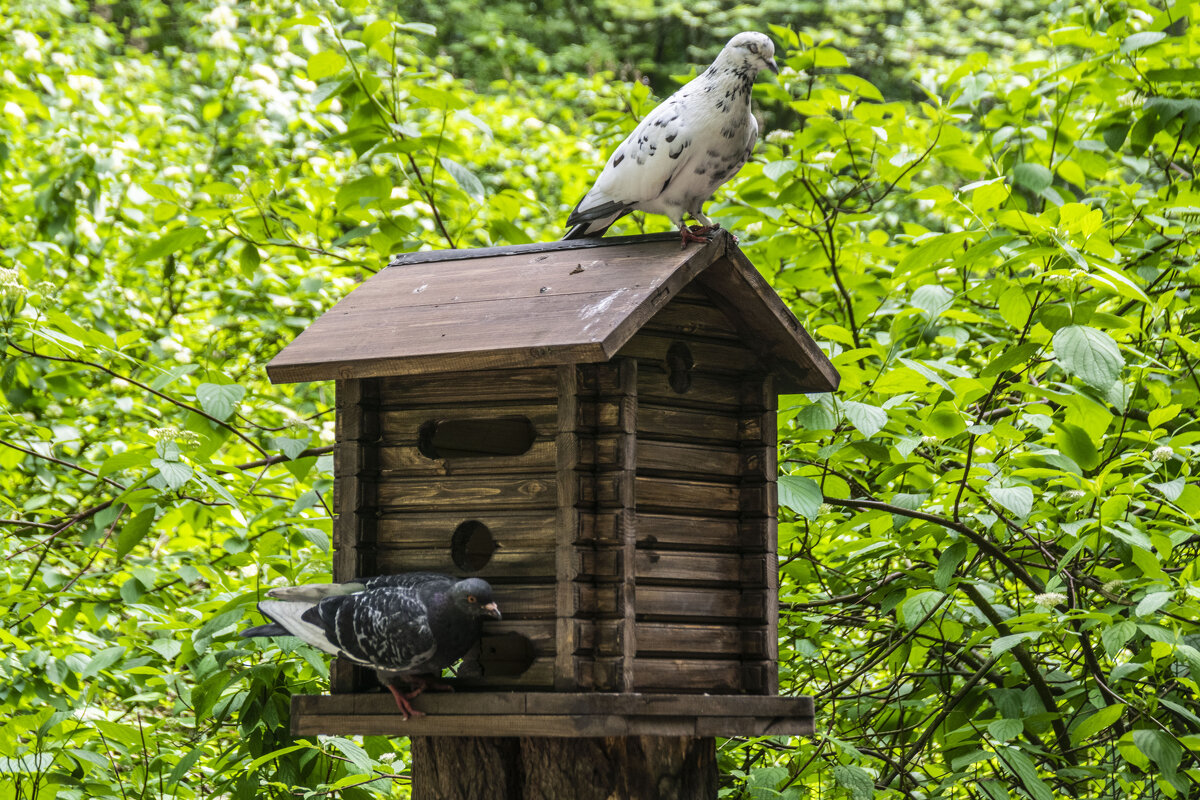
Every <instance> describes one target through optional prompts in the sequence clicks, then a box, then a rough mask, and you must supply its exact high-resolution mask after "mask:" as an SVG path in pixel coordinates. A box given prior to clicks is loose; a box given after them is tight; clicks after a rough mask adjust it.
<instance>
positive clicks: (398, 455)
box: [379, 436, 556, 477]
mask: <svg viewBox="0 0 1200 800" xmlns="http://www.w3.org/2000/svg"><path fill="white" fill-rule="evenodd" d="M555 459H556V453H555V449H554V438H553V437H550V436H547V437H546V438H544V439H538V440H535V441H534V443H533V445H532V446H531V447H530V448H529V450H527V451H526V452H524V453H522V454H520V455H516V456H477V457H474V458H462V457H460V458H436V459H435V458H429V457H428V456H426V455H424V454H423V453H421V451H420V450H419V449H417V445H416V443H415V442H414V443H412V444H404V445H397V444H388V443H383V444H381V445H380V447H379V469H380V474H381V475H383V476H384V477H420V476H437V475H471V474H488V475H496V474H504V473H509V474H511V473H521V472H544V471H546V470H547V469H553V468H554V464H555Z"/></svg>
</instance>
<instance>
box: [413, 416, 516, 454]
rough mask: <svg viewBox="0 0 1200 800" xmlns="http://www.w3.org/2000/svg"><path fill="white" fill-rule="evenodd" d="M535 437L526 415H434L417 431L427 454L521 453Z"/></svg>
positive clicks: (421, 447)
mask: <svg viewBox="0 0 1200 800" xmlns="http://www.w3.org/2000/svg"><path fill="white" fill-rule="evenodd" d="M536 438H537V431H536V430H535V429H534V427H533V423H532V422H530V421H529V419H528V418H527V417H499V418H495V419H431V420H429V421H428V422H426V423H424V424H422V425H421V427H420V429H419V430H418V431H417V450H418V451H419V452H420V453H421V455H423V456H425V457H426V458H479V457H488V456H519V455H521V454H522V453H525V452H528V450H529V448H530V447H532V446H533V440H534V439H536Z"/></svg>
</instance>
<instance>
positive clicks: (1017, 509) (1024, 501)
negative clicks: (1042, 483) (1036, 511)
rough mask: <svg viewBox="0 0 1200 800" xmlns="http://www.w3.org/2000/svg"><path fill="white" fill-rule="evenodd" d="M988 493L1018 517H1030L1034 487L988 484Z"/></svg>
mask: <svg viewBox="0 0 1200 800" xmlns="http://www.w3.org/2000/svg"><path fill="white" fill-rule="evenodd" d="M987 493H988V495H989V496H990V497H991V498H992V499H993V500H995V501H996V502H997V503H998V504H999V505H1000V506H1002V507H1003V508H1005V509H1007V510H1008V511H1010V512H1011V513H1012V515H1013V516H1015V517H1017V518H1018V519H1024V518H1025V517H1028V516H1029V512H1030V511H1032V510H1033V489H1030V488H1029V487H1028V486H1012V487H1008V488H1003V487H999V486H988V487H987Z"/></svg>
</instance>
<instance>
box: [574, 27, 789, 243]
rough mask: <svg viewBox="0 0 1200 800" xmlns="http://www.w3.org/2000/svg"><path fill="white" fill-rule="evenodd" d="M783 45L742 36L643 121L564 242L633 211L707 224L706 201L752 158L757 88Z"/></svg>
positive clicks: (581, 207) (597, 231)
mask: <svg viewBox="0 0 1200 800" xmlns="http://www.w3.org/2000/svg"><path fill="white" fill-rule="evenodd" d="M774 54H775V46H774V45H773V44H772V43H771V40H770V39H769V38H767V37H766V36H764V35H763V34H761V33H754V32H745V33H739V34H738V35H737V36H734V37H733V38H732V39H730V40H729V43H728V44H726V45H725V47H724V49H722V50H721V52H720V54H719V55H718V56H717V58H716V60H715V61H713V63H712V65H711V66H710V67H709V68H708V69H707V70H705V71H704V72H703V73H701V74H700V75H698V76H697V77H696V78H694V79H693V80H692V81H690V82H689V83H688V84H687V85H685V86H684V87H683V88H681V89H680V90H679V91H677V92H675V94H673V95H671V96H670V97H668V98H667V99H666V100H665V101H663V103H662V104H661V105H659V106H658V107H657V108H655V109H654V110H653V111H651V112H650V113H649V114H647V115H646V116H645V118H643V119H642V121H641V122H640V123H639V124H638V126H637V127H636V128H635V129H634V131H633V133H631V134H629V137H628V138H626V139H625V141H623V142H622V143H621V144H620V145H619V146H618V147H617V149H616V150H615V151H614V152H613V154H612V156H611V157H610V158H609V159H608V161H607V162H606V163H605V166H604V169H603V170H602V171H601V173H600V175H599V177H597V178H596V183H595V184H594V185H593V186H592V188H591V190H590V191H589V192H588V193H587V194H586V195H585V196H584V198H583V199H582V200H580V201H579V204H578V205H577V206H576V207H575V210H574V211H572V212H571V216H570V217H569V218H568V219H567V227H568V228H569V230H568V232H567V234H566V236H564V237H563V238H564V239H578V238H582V237H588V236H601V235H603V234H604V232H605V231H606V230H608V227H609V226H610V225H612V224H613V223H614V222H616V221H617V220H618V219H620V218H621V217H623V216H624V215H626V214H628V213H629V212H631V211H647V212H650V213H654V214H665V215H666V216H667V217H669V218H670V219H671V221H672V222H674V223H675V224H676V225H677V226H680V227H682V226H683V225H684V216H685V215H690V216H691V217H692V218H693V219H695V220H696V221H698V222H700V223H701V224H703V225H706V226H711V225H712V221H711V220H709V219H708V217H706V216H704V213H703V206H704V203H705V202H707V201H708V200H709V198H711V197H712V196H713V193H714V192H716V190H717V189H718V188H719V187H720V186H721V184H723V183H725V182H726V181H728V180H729V179H730V178H732V177H733V176H734V175H736V174H737V172H738V170H740V169H741V168H742V165H743V164H745V163H746V161H747V160H748V159H749V158H750V153H751V152H752V151H753V150H754V144H755V142H756V141H757V140H758V122H757V121H756V120H755V119H754V115H753V113H751V110H750V90H751V87H753V85H754V79H755V77H756V76H757V75H758V72H759V70H760V69H764V68H765V69H769V70H771V71H772V72H778V71H779V69H778V67H776V65H775V60H774Z"/></svg>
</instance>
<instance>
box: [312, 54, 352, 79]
mask: <svg viewBox="0 0 1200 800" xmlns="http://www.w3.org/2000/svg"><path fill="white" fill-rule="evenodd" d="M344 66H346V59H345V58H344V57H343V56H342V55H341V53H335V52H333V51H332V50H322V51H321V52H319V53H313V54H312V55H311V56H309V57H308V79H309V80H311V81H319V80H321V79H322V78H328V77H329V76H330V75H336V74H338V73H339V72H341V71H342V67H344Z"/></svg>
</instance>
